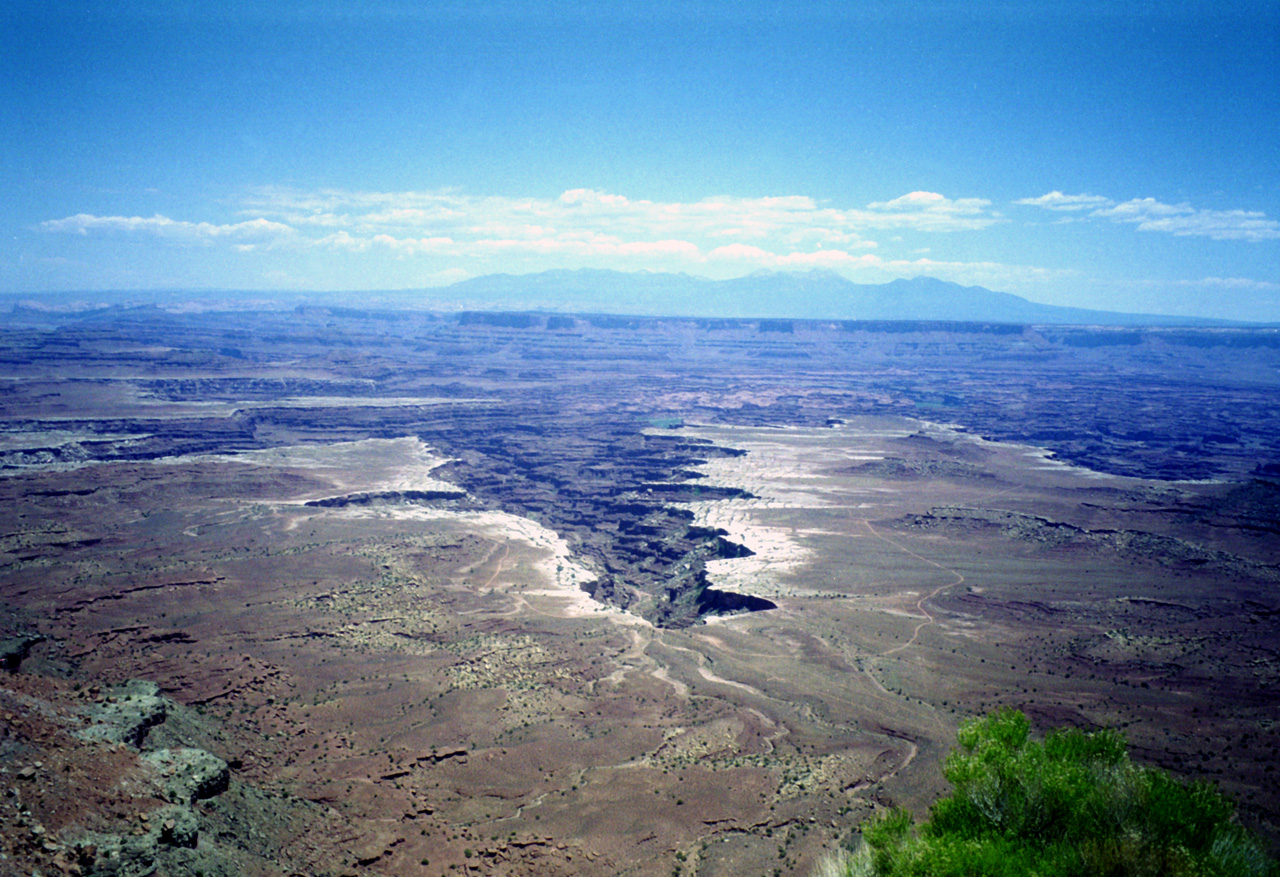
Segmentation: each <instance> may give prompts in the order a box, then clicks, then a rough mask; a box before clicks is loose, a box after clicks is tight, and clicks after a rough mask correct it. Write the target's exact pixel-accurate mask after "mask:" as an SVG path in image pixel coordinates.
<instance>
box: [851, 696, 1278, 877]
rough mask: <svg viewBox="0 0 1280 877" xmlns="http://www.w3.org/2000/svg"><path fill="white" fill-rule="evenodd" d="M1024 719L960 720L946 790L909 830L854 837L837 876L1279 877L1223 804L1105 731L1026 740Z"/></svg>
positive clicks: (888, 818)
mask: <svg viewBox="0 0 1280 877" xmlns="http://www.w3.org/2000/svg"><path fill="white" fill-rule="evenodd" d="M1030 731H1031V725H1030V722H1028V721H1027V718H1026V716H1024V715H1023V714H1022V713H1020V712H1017V711H1014V710H1003V711H1000V712H997V713H994V714H992V715H990V716H987V717H985V718H982V719H975V720H972V721H969V722H966V723H965V724H964V725H962V726H961V727H960V730H959V732H958V734H957V743H958V745H957V746H956V748H955V749H954V750H953V751H952V752H951V754H950V755H949V756H948V757H947V760H946V763H945V765H944V767H943V774H944V775H945V776H946V778H947V780H948V781H949V782H950V783H951V785H952V786H953V787H954V789H953V792H952V794H951V795H950V796H949V797H946V798H943V799H941V800H939V801H938V802H936V803H935V804H934V805H933V807H932V808H931V810H930V818H929V821H928V822H926V823H925V824H923V825H922V826H920V827H919V828H918V829H917V828H916V827H915V826H914V824H913V821H912V817H911V814H910V813H909V812H907V811H906V810H901V809H896V810H892V811H890V812H888V813H886V814H884V815H882V816H880V817H878V818H877V819H874V820H872V821H870V822H869V823H867V824H865V825H863V827H862V841H863V845H864V846H863V849H861V850H860V851H859V853H858V854H857V855H855V856H853V857H851V858H848V859H847V860H845V862H844V863H843V864H842V865H841V868H842V869H843V873H844V874H845V875H848V877H855V875H864V874H868V875H878V877H1015V875H1016V877H1024V875H1038V877H1280V868H1278V867H1277V866H1276V863H1274V862H1272V861H1271V860H1270V859H1269V858H1268V856H1267V855H1266V853H1265V851H1264V849H1263V847H1262V846H1261V844H1260V843H1259V842H1258V840H1257V839H1255V838H1254V837H1253V836H1252V835H1250V834H1249V833H1248V832H1247V831H1245V830H1244V829H1243V828H1241V827H1240V826H1239V825H1238V824H1236V823H1235V822H1234V821H1233V820H1234V807H1233V806H1232V805H1231V802H1230V801H1228V800H1227V799H1226V798H1224V797H1223V796H1222V795H1221V794H1219V793H1218V792H1217V791H1216V790H1215V789H1214V788H1213V787H1211V786H1209V785H1208V784H1206V783H1186V782H1183V781H1181V780H1178V779H1176V778H1174V777H1171V776H1170V775H1169V774H1167V773H1165V772H1164V771H1161V770H1157V769H1154V768H1149V767H1143V766H1140V765H1136V764H1134V763H1133V762H1132V761H1130V760H1129V756H1128V752H1127V747H1126V744H1125V740H1124V737H1123V736H1122V735H1121V734H1119V733H1117V732H1115V731H1098V732H1096V733H1091V734H1087V733H1084V732H1082V731H1078V730H1074V729H1066V730H1057V731H1051V732H1050V733H1049V734H1048V736H1047V737H1046V738H1045V740H1044V742H1043V743H1037V742H1035V741H1032V740H1031V739H1030Z"/></svg>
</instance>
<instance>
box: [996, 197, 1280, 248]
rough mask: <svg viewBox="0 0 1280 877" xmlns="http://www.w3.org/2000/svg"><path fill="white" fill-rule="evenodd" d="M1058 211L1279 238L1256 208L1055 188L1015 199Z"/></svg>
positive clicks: (1199, 232)
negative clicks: (1217, 206) (1067, 192)
mask: <svg viewBox="0 0 1280 877" xmlns="http://www.w3.org/2000/svg"><path fill="white" fill-rule="evenodd" d="M1014 203H1015V204H1024V205H1029V206H1033V207H1043V208H1045V209H1048V210H1058V211H1084V210H1088V211H1089V212H1088V216H1091V217H1097V218H1100V219H1109V220H1111V221H1112V222H1118V223H1127V224H1131V225H1134V226H1136V227H1137V229H1138V231H1161V232H1165V233H1166V234H1172V235H1177V236H1179V237H1203V238H1210V239H1212V240H1218V241H1228V240H1236V241H1267V240H1277V239H1280V221H1276V220H1274V219H1270V218H1268V217H1267V215H1266V214H1265V213H1261V212H1259V211H1256V210H1203V209H1198V208H1196V207H1192V206H1191V205H1190V204H1186V203H1182V204H1166V203H1164V202H1162V201H1159V200H1157V199H1155V198H1131V199H1130V200H1128V201H1123V202H1116V201H1112V200H1111V199H1110V198H1105V197H1103V196H1101V195H1087V194H1083V195H1064V194H1063V193H1062V192H1058V191H1054V192H1050V193H1048V194H1047V195H1041V196H1040V197H1038V198H1022V199H1020V200H1018V201H1015V202H1014Z"/></svg>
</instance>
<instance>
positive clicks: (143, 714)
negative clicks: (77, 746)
mask: <svg viewBox="0 0 1280 877" xmlns="http://www.w3.org/2000/svg"><path fill="white" fill-rule="evenodd" d="M167 712H168V707H167V705H166V701H165V699H164V698H163V697H161V696H160V688H159V686H157V685H156V684H155V683H154V682H148V681H146V680H143V679H131V680H129V681H128V682H126V683H125V684H124V686H123V687H122V688H121V689H120V691H119V693H118V694H114V695H112V696H111V697H109V698H107V699H106V700H104V701H103V702H102V703H95V704H93V705H92V706H91V707H90V708H89V710H88V714H89V718H90V719H91V720H92V721H93V724H92V725H90V726H89V727H87V728H85V729H84V730H83V731H80V732H78V733H79V735H80V736H81V737H82V738H84V739H86V740H106V741H107V742H109V743H128V744H129V745H130V746H135V747H138V746H141V745H142V741H143V740H145V739H146V736H147V731H148V730H150V729H151V728H152V727H154V726H156V725H158V724H160V723H161V722H163V721H164V719H165V715H166V714H167Z"/></svg>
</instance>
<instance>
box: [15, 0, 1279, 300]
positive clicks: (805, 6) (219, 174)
mask: <svg viewBox="0 0 1280 877" xmlns="http://www.w3.org/2000/svg"><path fill="white" fill-rule="evenodd" d="M0 182H2V183H3V187H4V188H3V192H4V195H3V198H0V240H2V241H3V243H2V244H0V292H11V293H36V292H52V291H67V292H74V291H81V290H93V289H155V288H221V289H227V288H237V289H289V290H305V289H320V290H335V289H349V290H353V291H358V290H361V289H392V288H416V287H430V286H438V285H441V284H445V283H449V282H451V281H453V280H458V279H462V278H465V277H470V276H476V275H481V274H488V273H495V272H507V273H524V272H530V271H540V270H545V269H550V268H578V267H592V268H617V269H620V270H628V271H634V270H654V271H687V272H689V273H692V274H700V275H704V276H708V277H733V276H739V275H742V274H746V273H750V272H752V271H758V270H762V269H767V270H805V269H809V268H827V269H831V270H835V271H838V272H839V273H841V274H843V275H845V276H847V277H849V278H851V279H853V280H856V281H859V282H866V283H878V282H884V281H888V280H891V279H893V278H896V277H912V276H916V275H929V276H935V277H940V278H943V279H946V280H954V281H958V282H961V283H965V284H977V285H982V286H987V287H989V288H992V289H999V290H1004V291H1008V292H1013V293H1016V294H1019V295H1023V296H1025V297H1027V298H1030V299H1033V300H1036V301H1043V302H1049V303H1053V304H1064V305H1076V306H1083V307H1104V308H1108V309H1115V310H1130V311H1145V312H1159V313H1171V314H1200V315H1207V316H1222V317H1231V318H1243V319H1262V320H1280V4H1276V3H1270V2H1267V3H1264V2H1253V3H1244V2H1229V0H1227V2H1214V3H1207V2H1206V3H1201V2H1195V0H1180V2H1176V3H1169V2H1151V3H1133V2H1124V0H1119V2H1117V0H1113V2H1105V3H1104V2H1092V0H1078V2H1052V0H1050V2H1037V3H1022V2H1008V3H999V2H992V3H978V2H948V0H933V2H927V0H918V2H912V0H905V2H864V3H858V2H853V0H849V2H833V3H826V2H822V0H816V2H811V3H789V2H769V3H755V4H752V3H749V2H748V3H742V2H738V3H730V2H718V0H702V2H696V0H695V2H685V3H665V2H650V3H641V2H618V3H608V2H598V3H594V2H593V3H588V2H569V0H563V2H556V0H550V2H539V3H523V2H514V0H504V2H489V3H486V2H483V0H473V2H438V3H431V2H420V0H419V2H408V0H382V2H378V0H369V2H364V3H359V4H355V3H337V2H309V3H304V2H297V0H295V2H271V0H255V2H252V3H251V2H242V0H229V2H223V3H220V4H209V3H198V2H179V0H172V2H145V0H135V2H129V0H115V2H110V3H106V2H97V0H90V2H83V0H82V2H76V0H67V2H60V3H49V2H43V0H39V2H34V0H16V2H12V0H11V2H10V3H8V4H5V5H4V6H3V8H2V9H0ZM355 298H358V296H355Z"/></svg>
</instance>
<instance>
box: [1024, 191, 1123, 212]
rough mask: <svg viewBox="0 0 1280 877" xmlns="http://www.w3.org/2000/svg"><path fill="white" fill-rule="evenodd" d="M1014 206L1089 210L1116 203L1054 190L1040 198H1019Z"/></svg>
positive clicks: (1086, 195) (1091, 196)
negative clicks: (1024, 205)
mask: <svg viewBox="0 0 1280 877" xmlns="http://www.w3.org/2000/svg"><path fill="white" fill-rule="evenodd" d="M1013 203H1014V204H1026V205H1029V206H1031V207H1043V208H1045V209H1046V210H1089V209H1097V208H1100V207H1107V206H1110V205H1112V204H1114V203H1115V202H1114V201H1112V200H1111V199H1110V198H1104V197H1103V196H1102V195H1089V194H1080V195H1064V194H1062V193H1061V192H1059V191H1057V190H1054V191H1052V192H1049V193H1048V194H1047V195H1041V196H1040V197H1039V198H1019V199H1018V200H1017V201H1014V202H1013Z"/></svg>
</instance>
